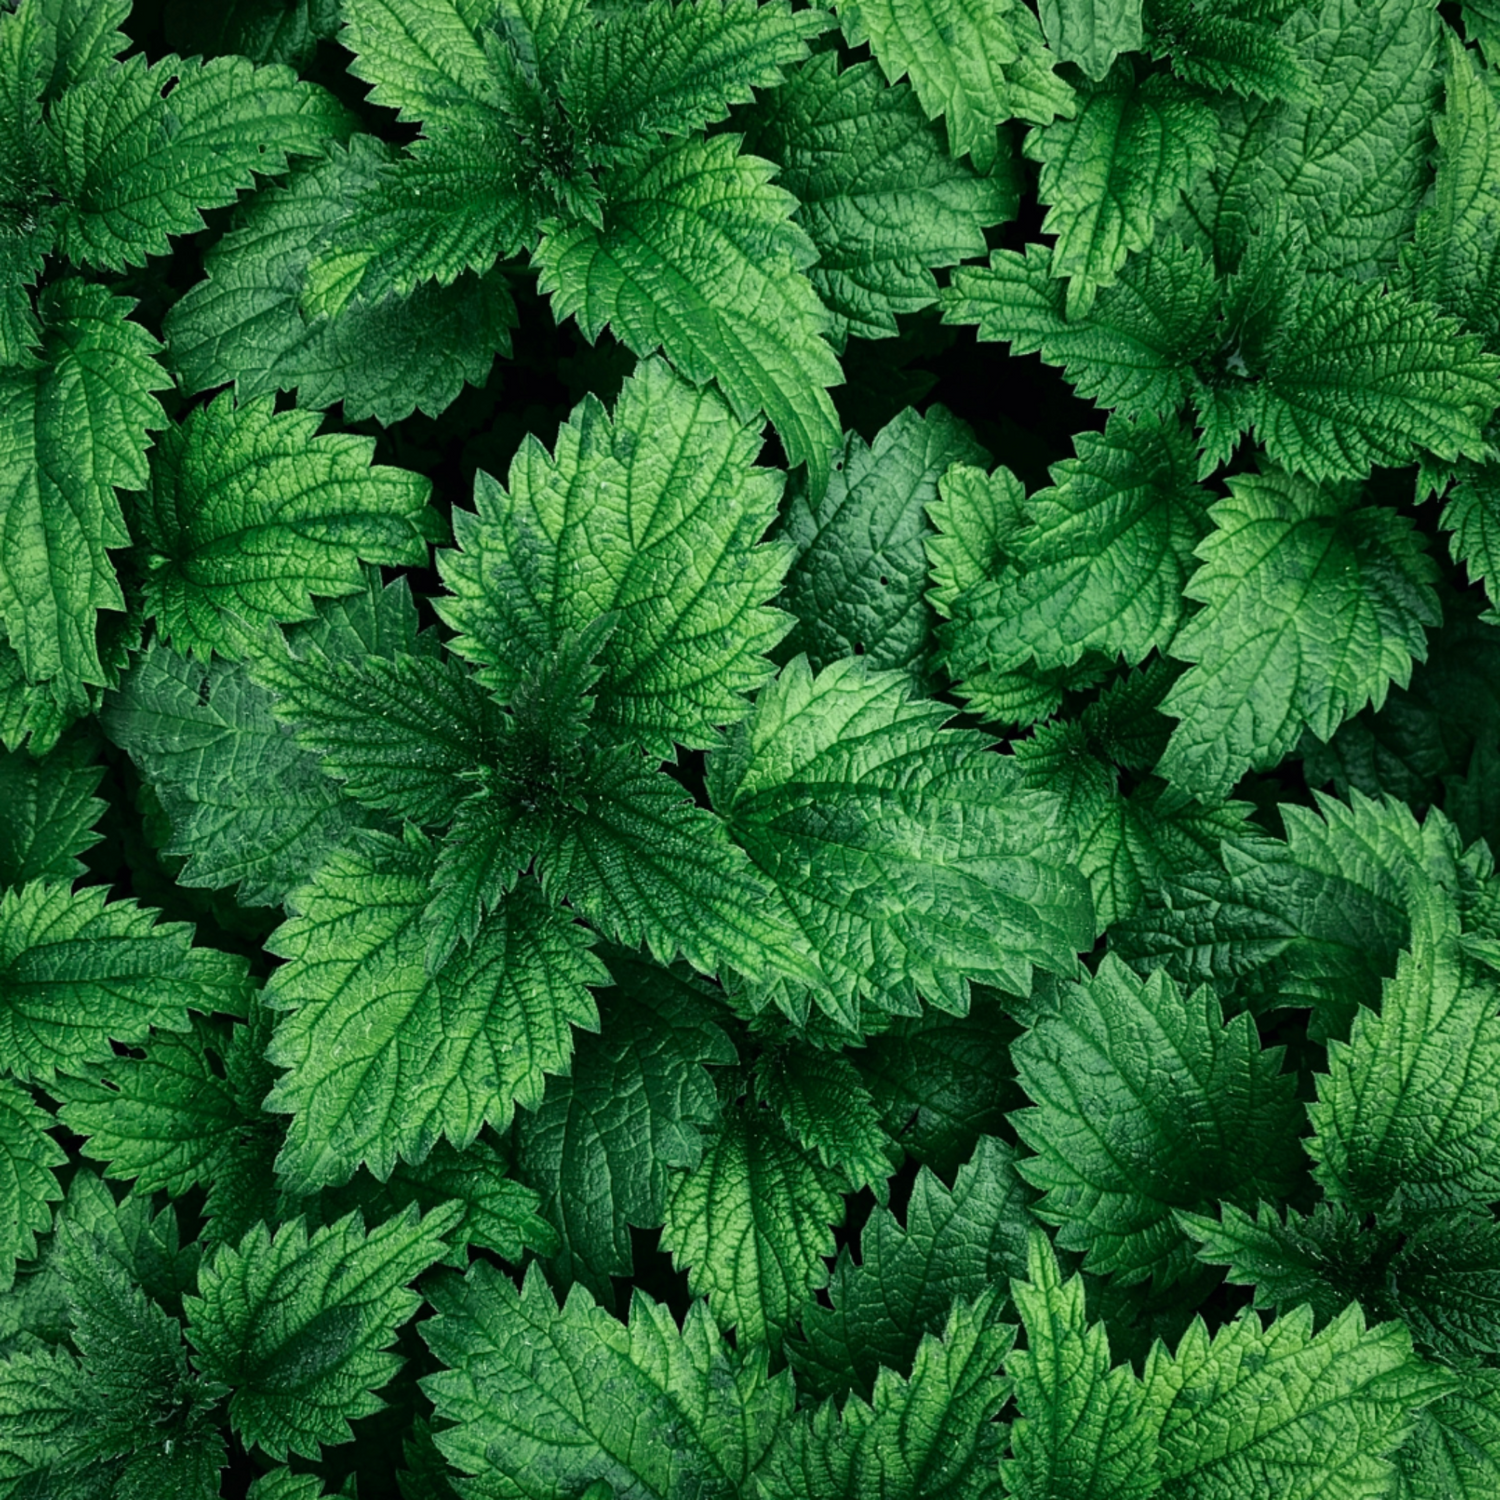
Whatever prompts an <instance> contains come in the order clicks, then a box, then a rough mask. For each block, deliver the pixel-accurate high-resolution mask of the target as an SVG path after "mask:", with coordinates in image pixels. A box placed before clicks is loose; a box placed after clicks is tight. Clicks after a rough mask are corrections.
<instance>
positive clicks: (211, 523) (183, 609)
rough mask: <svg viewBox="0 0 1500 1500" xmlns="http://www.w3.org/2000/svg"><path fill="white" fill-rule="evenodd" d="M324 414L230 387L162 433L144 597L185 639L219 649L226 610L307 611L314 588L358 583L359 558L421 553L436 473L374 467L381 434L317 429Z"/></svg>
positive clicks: (197, 648)
mask: <svg viewBox="0 0 1500 1500" xmlns="http://www.w3.org/2000/svg"><path fill="white" fill-rule="evenodd" d="M318 422H319V419H318V417H317V415H316V414H314V413H312V412H303V411H285V412H280V413H277V412H275V411H274V409H273V405H272V401H271V398H270V397H269V396H264V397H261V398H260V399H259V400H256V401H252V402H249V403H247V404H246V405H244V406H240V407H238V408H237V407H236V406H235V404H234V399H233V396H232V394H231V393H230V392H229V391H225V392H224V393H223V394H222V395H220V396H218V397H217V398H215V400H213V401H212V402H211V403H209V405H207V406H204V407H198V408H196V409H194V410H193V411H191V412H189V414H188V417H187V420H186V421H184V422H182V423H181V424H179V425H174V426H172V427H171V428H169V429H168V431H167V433H166V435H165V437H164V438H163V439H162V441H161V442H160V443H159V444H158V445H157V447H156V450H155V452H154V453H153V454H152V459H151V489H150V492H149V494H148V496H147V497H146V498H145V500H144V501H143V502H142V503H141V504H140V505H139V506H138V507H137V509H136V520H137V527H136V531H137V540H138V542H139V543H140V544H141V545H142V546H143V548H144V550H145V553H146V566H147V568H148V569H149V570H150V571H149V572H148V575H147V578H146V585H145V599H146V607H147V609H148V610H149V611H150V612H152V613H153V614H155V615H156V616H157V617H158V629H159V630H160V631H161V633H162V634H163V635H166V636H169V637H170V638H171V639H172V643H173V645H174V646H176V647H177V649H178V650H190V651H192V652H193V654H194V655H196V656H198V657H200V658H201V659H203V660H205V661H206V660H207V659H208V656H209V653H210V651H211V650H212V649H214V648H220V649H222V647H223V646H224V644H225V635H224V631H223V629H222V627H221V625H220V616H221V615H222V614H224V613H235V614H238V615H240V616H241V617H242V618H243V619H244V620H245V621H246V622H247V623H248V624H249V625H250V626H251V627H252V628H261V627H264V626H265V625H268V624H272V623H287V622H290V621H293V620H305V619H309V618H311V616H312V614H313V609H312V599H311V596H312V595H313V594H322V595H334V596H338V595H344V594H353V593H357V592H358V591H359V590H360V589H362V588H363V587H364V575H363V574H362V573H361V572H360V569H359V562H360V559H363V560H364V561H365V562H367V563H383V564H386V565H387V566H391V567H395V566H400V565H403V564H421V563H424V562H425V561H426V560H427V547H426V540H428V539H431V538H432V537H433V535H434V534H435V525H436V523H437V517H436V515H434V514H432V513H430V512H428V511H427V510H426V501H427V496H428V491H429V488H430V486H429V484H428V482H427V481H426V480H425V479H422V478H420V477H419V476H418V475H416V474H410V473H407V472H406V471H405V470H404V469H393V468H388V467H386V466H385V465H378V466H375V467H373V468H372V467H371V465H370V459H371V458H372V456H373V455H374V451H375V442H374V439H373V438H363V437H356V436H354V435H353V434H352V433H327V434H325V435H324V436H322V437H319V436H316V434H317V431H318Z"/></svg>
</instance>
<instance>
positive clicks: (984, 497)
mask: <svg viewBox="0 0 1500 1500" xmlns="http://www.w3.org/2000/svg"><path fill="white" fill-rule="evenodd" d="M938 496H939V498H938V499H936V500H930V501H928V503H927V506H926V510H927V515H928V517H929V518H930V520H931V521H932V524H933V525H934V526H936V527H937V530H938V534H937V535H936V536H935V537H930V538H928V539H927V541H926V542H925V543H924V546H925V547H926V550H927V561H928V564H929V567H930V570H931V576H932V582H933V587H932V588H930V589H929V590H928V591H927V598H928V600H929V601H930V602H931V604H932V607H933V608H934V609H935V610H937V612H938V614H940V615H941V616H942V617H943V618H944V619H945V620H946V619H949V618H951V617H952V614H953V605H954V602H955V601H956V600H957V599H958V596H959V595H960V594H962V593H964V592H966V591H967V590H969V589H971V588H974V587H975V586H976V585H978V584H980V583H983V582H984V581H985V580H986V579H988V578H992V577H994V575H995V574H996V573H998V572H999V571H1000V569H1001V568H1003V567H1004V566H1005V564H1006V562H1007V560H1008V559H1009V557H1010V555H1011V547H1012V545H1013V543H1014V540H1015V537H1016V535H1017V533H1018V532H1019V531H1020V530H1021V528H1022V527H1023V526H1024V525H1025V524H1026V522H1027V520H1028V517H1027V514H1026V487H1025V486H1024V485H1023V484H1022V483H1021V481H1020V480H1019V479H1017V478H1016V476H1015V475H1014V474H1012V473H1011V471H1010V470H1009V469H1007V468H1006V467H1005V466H1004V464H1001V465H999V466H997V467H996V468H995V470H994V471H993V472H992V473H990V474H986V473H985V472H984V470H983V469H980V468H976V467H974V466H973V465H972V464H963V463H959V464H954V465H953V466H952V467H951V468H950V469H949V470H948V471H947V473H945V474H943V475H941V476H940V477H939V479H938Z"/></svg>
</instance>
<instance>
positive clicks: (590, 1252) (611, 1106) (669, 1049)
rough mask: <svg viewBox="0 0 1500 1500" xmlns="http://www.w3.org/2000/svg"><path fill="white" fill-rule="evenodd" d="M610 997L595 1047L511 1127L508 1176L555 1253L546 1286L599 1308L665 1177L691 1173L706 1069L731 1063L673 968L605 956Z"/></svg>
mask: <svg viewBox="0 0 1500 1500" xmlns="http://www.w3.org/2000/svg"><path fill="white" fill-rule="evenodd" d="M607 956H608V959H609V970H610V973H611V974H612V975H613V977H614V980H615V985H614V988H612V989H610V990H608V991H607V992H606V994H605V1006H604V1014H603V1023H602V1025H601V1027H600V1030H599V1032H598V1034H597V1035H583V1036H580V1037H579V1039H578V1047H577V1050H576V1052H575V1053H574V1055H573V1065H572V1068H571V1069H570V1070H569V1072H568V1074H567V1075H566V1076H563V1077H557V1078H552V1079H549V1080H548V1084H547V1094H546V1097H545V1098H544V1099H543V1101H542V1103H541V1106H540V1107H539V1108H538V1109H536V1110H535V1111H533V1112H528V1113H526V1114H521V1115H518V1116H517V1117H516V1122H515V1125H514V1127H513V1130H514V1138H515V1143H516V1163H517V1171H518V1172H519V1173H520V1175H521V1176H522V1177H523V1178H524V1179H526V1180H527V1181H529V1182H531V1183H532V1184H533V1185H534V1186H536V1187H537V1188H538V1189H539V1190H541V1191H542V1193H543V1195H544V1197H543V1211H544V1212H545V1213H546V1215H547V1217H548V1219H549V1221H550V1222H551V1223H552V1224H553V1225H554V1226H555V1227H556V1230H557V1232H558V1235H559V1237H560V1239H561V1242H562V1243H561V1246H560V1248H559V1249H558V1251H557V1252H556V1253H555V1254H554V1255H553V1257H552V1259H551V1262H550V1269H551V1271H552V1273H553V1275H554V1277H558V1278H561V1279H562V1280H563V1281H564V1282H565V1283H567V1284H569V1285H571V1284H572V1283H573V1282H575V1281H581V1282H582V1283H583V1284H584V1285H585V1286H587V1287H588V1288H589V1290H590V1292H592V1293H593V1295H594V1297H595V1299H596V1300H598V1301H599V1302H600V1303H601V1304H603V1305H605V1306H612V1305H613V1302H614V1288H613V1286H612V1285H611V1284H610V1281H609V1279H608V1278H610V1277H611V1276H628V1275H630V1273H631V1268H632V1256H631V1242H630V1227H631V1226H632V1225H635V1226H636V1227H638V1228H641V1229H655V1228H658V1227H659V1226H660V1225H661V1222H662V1219H663V1216H664V1214H665V1210H666V1199H667V1185H668V1182H669V1181H670V1177H671V1172H672V1169H673V1168H679V1167H688V1168H691V1167H696V1166H697V1165H698V1163H699V1161H700V1160H701V1159H702V1155H703V1133H702V1127H705V1126H710V1125H712V1124H713V1123H714V1122H715V1121H716V1120H717V1119H718V1116H719V1103H718V1097H717V1095H716V1094H715V1093H714V1087H713V1081H712V1079H711V1077H710V1075H709V1074H708V1073H707V1072H706V1071H705V1069H706V1068H707V1067H708V1066H718V1067H724V1066H727V1065H729V1064H731V1063H733V1062H734V1061H735V1060H736V1052H735V1049H734V1046H733V1044H732V1043H731V1042H730V1040H729V1038H728V1037H727V1036H726V1035H725V1033H724V1031H723V1030H722V1029H721V1024H720V1023H721V1022H722V1020H723V1014H722V1012H721V1011H720V1010H719V1009H718V1006H717V1003H716V1001H715V997H714V995H713V993H712V992H711V991H710V990H709V989H708V987H707V986H706V985H705V984H704V983H703V982H702V981H701V980H699V979H698V978H697V977H696V976H694V975H692V974H691V973H690V972H689V971H688V970H687V969H686V968H685V967H682V966H679V967H678V968H675V969H662V968H659V967H658V966H656V965H654V964H649V963H647V962H646V961H645V960H643V959H642V958H641V957H640V956H639V955H638V954H629V953H625V952H624V951H621V950H614V951H610V952H609V953H608V955H607Z"/></svg>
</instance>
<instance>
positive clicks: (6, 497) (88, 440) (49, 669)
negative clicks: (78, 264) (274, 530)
mask: <svg viewBox="0 0 1500 1500" xmlns="http://www.w3.org/2000/svg"><path fill="white" fill-rule="evenodd" d="M42 304H43V321H44V324H45V326H46V333H45V339H44V343H43V350H42V359H43V362H42V364H41V366H40V367H39V368H37V369H34V370H33V369H19V368H11V369H7V370H0V475H4V476H5V477H4V479H3V480H0V617H3V619H4V622H5V629H6V632H7V634H8V635H9V637H10V644H11V645H12V646H13V647H14V648H15V649H16V651H17V653H18V654H19V656H20V662H21V666H22V668H23V670H24V671H25V673H26V676H27V679H28V680H29V681H31V682H33V683H36V682H41V681H43V680H44V679H47V678H54V679H56V680H57V681H56V686H57V690H58V693H59V696H60V697H61V699H62V700H63V702H64V703H66V704H68V705H76V706H78V707H85V706H86V705H87V699H86V697H85V695H84V692H83V688H84V684H85V683H95V684H99V683H104V682H106V681H107V680H108V678H107V676H106V668H105V665H104V662H103V661H102V660H101V656H100V651H99V643H98V641H97V639H96V635H95V629H94V625H95V617H96V615H97V612H98V611H99V610H101V609H109V610H123V609H124V608H125V598H124V595H123V594H122V593H121V591H120V585H119V584H118V583H117V582H116V580H115V572H114V566H113V564H112V563H111V561H110V559H109V556H108V549H110V548H114V547H124V546H126V545H128V544H129V541H130V537H129V534H128V533H127V531H126V530H125V519H124V517H123V516H122V515H121V513H120V505H119V502H118V500H117V499H116V498H115V492H114V487H115V486H116V485H118V486H120V487H121V488H122V489H133V490H140V489H145V487H146V484H147V469H146V447H147V444H148V443H149V441H150V439H149V437H148V436H147V433H148V430H149V429H151V428H155V427H164V426H165V425H166V418H165V417H164V416H163V414H162V409H161V406H160V405H159V404H158V402H157V400H156V397H155V396H154V395H153V394H152V392H153V391H159V390H161V389H162V388H163V387H165V386H166V385H167V384H168V383H169V382H168V380H167V377H166V374H165V372H164V371H163V370H162V368H161V366H160V365H158V364H157V362H156V360H155V358H154V357H153V356H154V354H155V351H156V350H157V349H158V348H159V347H160V346H159V345H158V344H157V342H156V340H155V339H153V338H152V337H151V335H150V334H148V333H147V332H146V330H145V329H144V328H142V327H140V325H139V324H136V323H132V322H130V321H129V320H128V319H127V318H126V314H127V313H128V312H129V311H130V310H131V308H132V307H133V306H134V305H135V304H134V303H133V302H131V301H130V300H128V299H127V298H124V297H113V296H111V295H110V294H109V293H108V292H106V291H105V290H104V288H103V287H100V286H94V285H91V284H89V283H87V282H84V281H80V280H78V279H76V278H72V277H69V278H67V279H64V280H61V281H58V282H55V283H53V284H51V285H50V286H49V287H48V288H47V290H46V292H45V294H44V295H43V298H42Z"/></svg>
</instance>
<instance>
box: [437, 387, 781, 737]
mask: <svg viewBox="0 0 1500 1500" xmlns="http://www.w3.org/2000/svg"><path fill="white" fill-rule="evenodd" d="M758 448H759V438H758V435H757V433H756V432H755V430H754V428H753V427H750V426H747V425H746V424H745V423H743V422H742V421H740V420H738V419H737V418H736V417H735V416H734V415H733V414H732V413H731V412H730V410H729V408H728V406H727V405H726V404H725V402H724V401H723V399H722V398H720V397H719V396H718V395H716V394H715V393H714V392H713V391H711V390H695V389H693V388H692V387H691V386H689V385H688V384H687V383H686V382H684V381H682V380H680V379H678V378H676V377H675V376H674V375H673V374H672V373H671V371H670V370H669V369H668V368H667V367H666V366H665V365H664V364H662V363H661V362H660V361H656V360H652V361H648V362H646V363H644V364H642V365H640V366H638V367H637V370H636V373H635V374H634V376H632V377H631V378H629V379H627V380H626V382H625V384H624V386H623V387H622V388H621V392H620V395H619V398H618V399H617V401H616V403H615V410H614V413H613V415H610V414H609V413H607V412H606V411H605V409H604V407H603V406H602V405H601V404H600V403H599V401H598V400H597V399H596V398H594V397H592V396H590V397H587V398H586V399H585V400H584V401H583V402H582V403H581V405H580V406H579V407H578V408H576V409H575V411H574V413H573V417H572V420H571V421H569V422H568V423H567V424H566V425H565V426H564V427H562V428H561V429H559V432H558V437H557V443H556V446H555V449H554V452H553V453H552V454H551V455H549V454H548V453H547V452H546V450H545V449H544V448H543V447H542V446H541V444H540V443H538V442H536V441H535V440H534V439H528V440H527V441H526V442H525V443H523V445H522V447H521V450H520V452H519V453H518V454H517V456H516V458H515V460H514V462H513V463H512V465H511V470H510V476H509V477H510V484H509V488H508V489H503V488H502V487H501V486H500V485H499V484H497V483H496V482H495V481H494V480H493V479H491V478H490V477H489V475H487V474H485V473H483V472H482V471H481V473H479V474H478V475H477V476H476V478H475V485H474V502H475V507H476V512H477V514H470V513H467V512H464V511H456V512H455V513H454V534H455V539H456V541H457V544H458V545H457V547H456V548H455V549H453V550H449V551H442V552H439V554H438V567H439V569H440V571H441V573H442V576H443V581H444V582H445V583H446V585H447V586H448V589H449V591H450V596H451V597H447V598H439V599H438V600H437V601H435V602H436V608H437V610H438V612H439V614H440V615H441V616H442V618H443V620H444V621H445V622H446V623H447V624H449V625H451V626H452V627H453V628H454V630H456V631H457V632H458V635H457V637H456V638H455V640H454V642H453V649H454V650H456V651H457V652H459V654H460V655H462V656H464V657H466V658H467V659H468V660H469V661H471V662H473V663H474V664H475V666H476V667H478V669H479V671H478V674H477V675H478V678H479V680H480V681H481V682H482V683H484V684H485V685H486V686H487V687H489V688H491V689H492V690H493V691H494V693H495V695H496V697H498V698H499V699H500V701H502V702H508V701H509V700H510V697H511V695H512V694H513V693H514V692H515V691H516V689H517V686H518V684H519V683H520V682H521V681H522V680H523V678H524V676H525V674H526V672H527V670H528V666H529V665H530V664H531V661H534V660H536V659H537V658H543V657H545V656H546V655H547V654H548V653H550V652H553V651H555V650H557V649H558V648H559V647H560V646H561V645H562V643H563V640H564V637H565V635H566V633H567V632H568V631H581V630H583V629H584V628H585V627H587V626H589V625H591V624H592V623H593V622H594V620H595V619H596V618H597V617H598V616H600V615H603V614H606V613H613V614H614V615H615V616H616V622H615V628H614V631H613V633H612V634H611V635H610V636H609V639H608V641H607V642H605V643H604V644H603V645H602V646H601V648H600V650H599V654H598V657H597V662H598V666H599V670H600V677H599V681H598V684H597V688H596V690H595V693H596V702H595V706H594V709H593V722H594V723H595V724H596V725H602V726H607V727H609V728H610V729H612V730H614V731H615V732H616V733H617V734H618V735H621V736H625V737H628V738H631V739H638V740H639V741H640V742H641V744H642V745H643V746H644V747H645V748H646V749H647V750H649V751H650V752H651V753H653V754H655V755H656V756H657V757H658V758H675V754H676V752H675V749H674V744H682V745H686V746H690V747H695V748H708V747H710V746H712V745H714V744H717V743H718V742H719V735H718V733H717V728H718V726H720V725H723V724H727V723H732V722H733V721H734V720H736V719H738V718H741V717H743V715H744V713H745V711H746V708H747V704H746V702H745V695H746V694H748V693H751V692H754V691H755V689H756V688H758V687H759V686H760V685H761V684H762V683H764V682H765V681H766V679H767V678H768V677H769V676H770V675H771V671H772V668H771V664H770V663H769V662H768V661H766V660H765V658H764V655H763V653H764V652H766V651H768V650H769V649H770V648H771V647H772V646H773V645H775V643H776V642H777V641H778V640H779V639H780V638H781V636H782V634H783V633H784V632H785V629H786V627H787V625H788V624H789V623H790V622H789V621H787V619H786V618H785V616H783V615H781V614H780V613H779V612H778V611H775V610H771V609H768V608H766V607H765V603H764V601H766V600H768V599H770V598H771V597H773V596H774V595H775V593H776V590H777V587H778V586H779V584H780V581H781V577H782V574H783V572H784V571H785V567H786V560H787V548H786V547H785V545H784V544H779V545H777V544H773V545H764V546H759V545H757V543H758V542H759V541H760V538H761V537H762V536H763V535H764V533H765V531H766V530H767V528H768V527H769V526H770V525H771V523H772V521H773V520H774V519H775V516H776V502H777V499H778V496H779V493H780V488H781V476H780V475H779V474H777V473H776V472H775V471H774V470H767V469H762V468H758V467H756V466H755V456H756V453H757V451H758ZM529 659H530V660H529Z"/></svg>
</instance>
